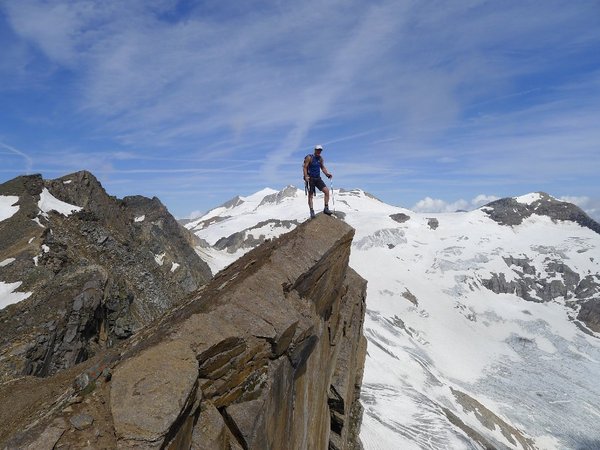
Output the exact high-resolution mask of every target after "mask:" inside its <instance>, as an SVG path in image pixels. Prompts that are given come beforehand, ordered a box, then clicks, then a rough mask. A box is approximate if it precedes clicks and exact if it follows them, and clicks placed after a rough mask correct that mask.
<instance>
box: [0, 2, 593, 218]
mask: <svg viewBox="0 0 600 450" xmlns="http://www.w3.org/2000/svg"><path fill="white" fill-rule="evenodd" d="M315 144H322V145H324V147H325V150H324V152H323V156H324V157H325V161H326V164H327V167H328V168H329V170H330V171H331V172H333V174H334V187H344V188H362V189H365V190H367V191H369V192H371V193H372V194H374V195H376V196H377V197H379V198H381V199H382V200H384V201H386V202H388V203H391V204H395V205H398V206H404V207H408V208H414V209H417V210H422V211H425V210H429V211H441V210H453V209H457V208H461V209H469V208H472V207H474V206H479V205H480V204H482V203H484V202H485V201H487V200H490V199H493V198H496V197H504V196H514V195H521V194H524V193H528V192H532V191H539V190H542V191H546V192H548V193H550V194H552V195H554V196H556V197H562V198H567V199H569V200H571V201H573V202H576V203H578V204H579V205H580V206H582V207H583V208H584V209H585V210H587V211H588V212H589V213H590V214H591V215H592V216H594V217H595V218H597V219H598V218H600V182H599V181H598V179H599V177H598V173H599V172H600V2H599V1H597V0H592V1H586V0H577V1H554V0H543V1H523V0H519V1H511V0H503V1H472V0H462V1H452V2H445V1H427V0H374V1H353V0H343V1H342V0H337V1H336V0H333V1H331V0H315V1H312V0H307V1H301V2H288V1H275V0H273V1H268V0H264V1H254V0H245V1H244V2H226V1H222V0H208V1H175V0H173V1H171V0H128V1H122V0H102V1H100V0H98V1H96V0H79V1H61V0H57V1H41V0H18V1H17V0H14V1H13V0H0V181H5V180H8V179H11V178H13V177H15V176H17V175H21V174H25V173H42V174H43V176H44V177H45V178H56V177H59V176H62V175H65V174H67V173H70V172H74V171H77V170H81V169H87V170H90V171H91V172H93V173H94V174H95V175H96V176H97V177H98V178H99V179H100V181H101V182H102V184H103V185H104V187H105V188H106V189H107V190H108V192H109V193H110V194H112V195H116V196H118V197H123V196H126V195H134V194H142V195H146V196H157V197H159V198H160V199H161V200H162V201H163V203H165V204H166V205H167V207H168V208H169V209H170V210H171V212H173V213H174V214H175V215H176V216H177V217H187V216H189V215H190V214H191V213H193V212H194V211H196V212H200V211H205V210H207V209H209V208H211V207H214V206H217V205H218V204H220V203H222V202H224V201H226V200H228V199H229V198H231V197H233V196H235V195H238V194H239V195H248V194H251V193H253V192H255V191H257V190H259V189H262V188H264V187H267V186H268V187H272V188H275V189H280V188H282V187H284V186H286V185H288V184H295V185H297V186H299V187H300V186H301V183H302V182H301V177H300V173H301V170H300V164H301V160H302V158H303V156H304V155H305V154H307V153H310V152H311V151H312V150H311V149H312V147H313V146H314V145H315Z"/></svg>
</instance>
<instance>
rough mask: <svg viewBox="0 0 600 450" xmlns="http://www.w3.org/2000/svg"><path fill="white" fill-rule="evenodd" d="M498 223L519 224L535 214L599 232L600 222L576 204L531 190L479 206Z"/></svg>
mask: <svg viewBox="0 0 600 450" xmlns="http://www.w3.org/2000/svg"><path fill="white" fill-rule="evenodd" d="M480 209H481V210H482V211H484V212H485V213H486V214H487V215H488V216H489V217H490V218H491V219H492V220H494V221H496V222H498V223H499V224H500V225H509V226H513V225H520V224H521V223H522V222H523V220H524V219H526V218H528V217H530V216H531V215H533V214H535V215H538V216H547V217H550V218H551V219H552V220H554V221H556V220H564V221H571V222H575V223H577V224H579V225H581V226H582V227H586V228H589V229H590V230H592V231H595V232H596V233H598V234H600V224H599V223H598V222H596V221H595V220H593V219H592V218H591V217H589V216H588V215H587V214H586V213H585V212H584V211H583V210H582V209H581V208H579V207H578V206H576V205H574V204H572V203H568V202H563V201H561V200H558V199H556V198H555V197H552V196H551V195H549V194H547V193H545V192H532V193H529V194H525V195H521V196H519V197H507V198H501V199H499V200H495V201H493V202H491V203H488V204H487V205H485V206H482V207H481V208H480Z"/></svg>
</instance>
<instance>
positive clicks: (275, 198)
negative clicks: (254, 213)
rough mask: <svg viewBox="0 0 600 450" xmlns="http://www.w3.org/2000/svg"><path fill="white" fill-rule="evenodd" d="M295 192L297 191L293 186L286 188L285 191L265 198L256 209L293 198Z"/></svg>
mask: <svg viewBox="0 0 600 450" xmlns="http://www.w3.org/2000/svg"><path fill="white" fill-rule="evenodd" d="M297 192H298V189H297V188H296V187H295V186H287V187H286V188H285V189H283V190H281V191H279V192H275V193H274V194H270V195H267V196H265V198H263V199H262V201H261V202H260V204H259V205H258V207H259V208H260V207H261V206H263V205H269V204H279V203H281V202H282V201H283V200H284V199H286V198H288V197H295V196H296V193H297Z"/></svg>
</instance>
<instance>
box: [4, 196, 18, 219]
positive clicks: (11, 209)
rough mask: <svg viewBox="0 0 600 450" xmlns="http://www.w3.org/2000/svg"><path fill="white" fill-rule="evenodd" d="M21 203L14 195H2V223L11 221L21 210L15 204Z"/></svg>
mask: <svg viewBox="0 0 600 450" xmlns="http://www.w3.org/2000/svg"><path fill="white" fill-rule="evenodd" d="M18 201H19V197H17V196H14V195H0V222H2V221H3V220H6V219H9V218H10V217H12V216H13V215H15V214H16V213H17V211H18V210H19V207H18V206H15V203H17V202H18Z"/></svg>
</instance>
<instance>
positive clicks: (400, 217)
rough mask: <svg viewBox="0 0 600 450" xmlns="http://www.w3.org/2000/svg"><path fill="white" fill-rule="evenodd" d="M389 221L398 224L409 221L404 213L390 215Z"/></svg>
mask: <svg viewBox="0 0 600 450" xmlns="http://www.w3.org/2000/svg"><path fill="white" fill-rule="evenodd" d="M390 219H392V220H395V221H396V222H398V223H404V222H406V221H408V220H410V216H409V215H406V214H404V213H397V214H390Z"/></svg>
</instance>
